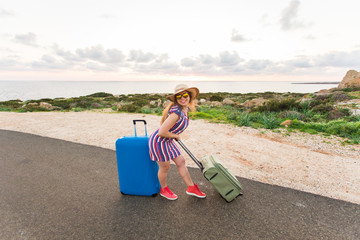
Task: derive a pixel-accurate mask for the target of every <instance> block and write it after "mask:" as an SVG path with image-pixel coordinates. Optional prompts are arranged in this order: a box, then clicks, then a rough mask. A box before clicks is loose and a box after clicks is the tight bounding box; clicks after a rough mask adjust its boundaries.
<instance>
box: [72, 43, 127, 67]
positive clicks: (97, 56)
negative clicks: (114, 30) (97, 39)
mask: <svg viewBox="0 0 360 240" xmlns="http://www.w3.org/2000/svg"><path fill="white" fill-rule="evenodd" d="M76 54H77V56H78V57H80V58H82V59H91V60H94V61H98V62H102V63H121V62H122V61H123V60H124V58H125V55H124V54H123V53H122V52H121V51H120V50H118V49H116V48H113V49H104V48H103V47H102V46H101V45H97V46H93V47H90V48H85V49H77V50H76Z"/></svg>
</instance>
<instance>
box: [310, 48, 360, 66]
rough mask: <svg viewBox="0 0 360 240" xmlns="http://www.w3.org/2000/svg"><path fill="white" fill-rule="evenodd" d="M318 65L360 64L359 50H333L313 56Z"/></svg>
mask: <svg viewBox="0 0 360 240" xmlns="http://www.w3.org/2000/svg"><path fill="white" fill-rule="evenodd" d="M314 62H315V64H316V65H317V66H320V67H357V68H359V66H360V50H354V51H351V52H341V51H333V52H330V53H326V54H322V55H318V56H316V57H314Z"/></svg>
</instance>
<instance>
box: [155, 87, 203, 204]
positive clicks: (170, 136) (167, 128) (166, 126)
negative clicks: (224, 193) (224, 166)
mask: <svg viewBox="0 0 360 240" xmlns="http://www.w3.org/2000/svg"><path fill="white" fill-rule="evenodd" d="M198 95H199V89H198V88H195V87H192V88H189V87H188V86H187V85H185V84H179V85H177V86H176V87H175V93H174V94H173V95H170V96H168V97H167V99H169V100H170V101H171V103H170V104H169V106H167V107H166V108H165V109H164V111H163V116H162V119H161V126H160V128H159V129H158V130H156V131H155V132H154V133H153V134H151V136H150V139H149V148H150V158H151V160H153V161H157V163H158V165H159V172H158V177H159V181H160V185H161V189H160V195H161V196H163V197H165V198H167V199H169V200H176V199H177V198H178V196H177V195H176V194H174V193H173V192H172V191H171V190H170V189H169V187H168V186H167V183H166V178H167V173H168V170H169V168H170V160H173V161H174V162H175V164H176V166H177V169H178V171H179V173H180V176H181V177H182V178H183V180H184V182H185V183H186V185H187V186H188V188H187V190H186V193H187V194H188V195H192V196H195V197H198V198H205V197H206V194H205V193H203V192H201V191H200V189H199V187H198V186H197V185H196V184H195V183H194V182H193V181H192V179H191V177H190V174H189V171H188V169H187V167H186V165H185V159H184V157H183V156H182V155H181V153H180V149H179V148H178V146H177V145H176V144H175V142H174V139H177V140H180V135H179V134H180V133H182V132H183V131H184V130H185V129H186V128H187V126H188V125H189V110H190V108H192V110H194V108H195V106H194V100H195V99H196V98H197V96H198Z"/></svg>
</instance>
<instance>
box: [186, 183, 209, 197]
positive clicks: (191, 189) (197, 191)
mask: <svg viewBox="0 0 360 240" xmlns="http://www.w3.org/2000/svg"><path fill="white" fill-rule="evenodd" d="M186 193H187V194H188V195H192V196H195V197H198V198H205V197H206V194H205V193H203V192H202V191H200V189H199V187H198V186H197V185H196V184H195V183H194V186H189V187H188V189H187V190H186Z"/></svg>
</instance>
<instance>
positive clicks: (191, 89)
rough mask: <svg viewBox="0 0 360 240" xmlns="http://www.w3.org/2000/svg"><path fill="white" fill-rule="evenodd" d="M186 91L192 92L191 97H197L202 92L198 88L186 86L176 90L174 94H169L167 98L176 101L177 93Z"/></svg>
mask: <svg viewBox="0 0 360 240" xmlns="http://www.w3.org/2000/svg"><path fill="white" fill-rule="evenodd" d="M185 91H188V92H190V94H191V99H196V98H197V97H198V96H199V93H200V91H199V89H198V88H196V87H190V88H186V89H181V90H179V91H178V92H176V93H174V94H172V95H170V96H167V97H166V98H167V99H169V100H170V101H172V102H175V95H176V94H178V93H181V92H185Z"/></svg>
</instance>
